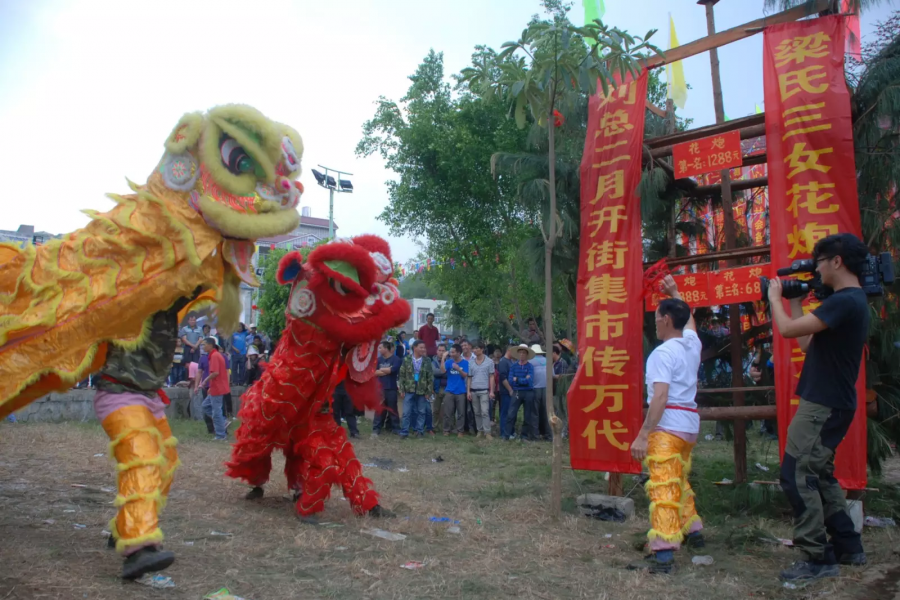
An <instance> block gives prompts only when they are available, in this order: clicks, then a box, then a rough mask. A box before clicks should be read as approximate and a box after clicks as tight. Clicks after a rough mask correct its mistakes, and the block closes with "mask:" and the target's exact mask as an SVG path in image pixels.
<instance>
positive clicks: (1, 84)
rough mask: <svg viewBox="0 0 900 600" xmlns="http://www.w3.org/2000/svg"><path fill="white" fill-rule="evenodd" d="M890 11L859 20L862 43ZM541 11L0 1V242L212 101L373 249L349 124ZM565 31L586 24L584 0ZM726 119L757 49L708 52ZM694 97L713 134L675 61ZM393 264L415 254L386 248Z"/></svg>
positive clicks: (724, 24)
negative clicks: (275, 133)
mask: <svg viewBox="0 0 900 600" xmlns="http://www.w3.org/2000/svg"><path fill="white" fill-rule="evenodd" d="M605 5H606V15H605V16H604V21H605V22H607V23H609V24H611V25H615V26H618V27H619V28H621V29H625V30H627V31H629V32H630V33H631V34H633V35H640V36H643V35H644V34H645V33H646V32H647V31H648V30H649V29H653V28H657V29H659V32H658V33H657V34H656V35H655V37H654V38H653V41H654V42H655V43H656V44H657V45H658V46H660V47H661V48H663V49H665V48H666V47H667V43H668V14H669V12H671V14H672V16H673V18H674V20H675V26H676V29H677V33H678V38H679V41H680V42H681V43H682V44H685V43H687V42H690V41H692V40H695V39H698V38H700V37H703V36H705V35H706V33H707V31H706V18H705V12H704V8H703V7H702V6H698V5H697V4H696V0H606V1H605ZM896 8H898V3H894V5H893V6H890V3H881V4H880V5H879V6H878V7H876V8H874V9H872V10H871V11H869V12H868V13H864V14H863V15H862V19H861V22H862V37H863V42H865V41H866V40H867V38H868V36H869V35H870V34H871V33H872V29H873V25H874V23H875V22H876V21H879V20H884V19H886V18H887V16H888V13H889V12H890V10H891V9H896ZM540 11H541V7H540V3H539V1H538V0H455V1H454V2H449V3H448V2H422V1H421V0H379V1H376V0H342V1H341V2H313V1H312V0H293V1H291V0H255V1H254V2H249V1H246V0H243V1H241V2H237V1H232V0H152V1H151V0H143V1H139V0H132V1H129V2H122V1H121V0H0V132H2V135H3V141H2V143H0V165H2V171H3V175H4V176H5V178H6V183H5V184H4V190H3V192H4V193H3V199H2V201H0V206H2V207H3V210H2V212H0V229H7V230H9V229H12V230H15V229H17V228H18V226H19V225H20V224H29V225H34V226H35V229H36V230H43V231H49V232H51V233H66V232H69V231H72V230H74V229H77V228H78V227H82V226H84V225H85V224H86V223H87V221H88V219H87V217H85V216H84V215H83V214H81V212H80V211H81V210H83V209H94V210H101V211H105V210H109V209H110V208H112V206H113V205H112V202H111V201H109V200H108V199H106V198H105V196H104V194H106V193H127V192H128V188H127V185H126V182H125V178H126V177H127V178H128V179H131V180H132V181H135V182H138V183H142V182H144V181H145V180H146V178H147V176H148V175H149V174H150V172H151V170H152V169H153V168H154V166H155V165H156V163H157V161H158V160H159V158H160V156H161V154H162V151H163V148H162V145H163V141H164V140H165V138H166V136H167V135H168V134H169V132H170V131H171V129H172V127H173V126H174V125H175V123H176V122H177V121H178V119H179V117H180V116H181V115H182V114H184V113H186V112H191V111H196V110H205V109H208V108H211V107H213V106H216V105H219V104H227V103H235V102H237V103H246V104H250V105H252V106H254V107H256V108H258V109H259V110H261V111H262V112H263V113H264V114H266V115H267V116H269V117H270V118H272V119H275V120H277V121H281V122H283V123H287V124H289V125H291V126H293V127H294V128H295V129H297V130H298V131H299V132H300V134H301V136H302V137H303V140H304V146H305V150H304V154H303V174H302V175H301V181H303V183H304V185H305V187H306V193H305V194H304V195H303V197H302V199H301V204H302V205H304V206H310V207H311V209H312V215H313V216H315V217H320V218H327V217H328V192H327V190H325V189H323V188H320V187H318V186H317V185H316V184H315V180H314V179H313V177H312V174H311V172H310V171H311V169H313V168H316V165H319V164H322V165H326V166H328V167H332V168H336V169H340V170H342V171H347V172H350V173H353V175H352V176H348V178H349V179H350V180H351V181H352V182H353V185H354V193H352V194H335V206H334V220H335V222H336V223H337V225H338V226H339V228H340V229H339V234H340V235H342V236H352V235H355V234H360V233H377V234H380V235H385V236H386V235H387V233H388V228H387V226H386V225H385V224H383V223H382V222H380V221H378V220H377V219H376V217H377V216H378V214H380V213H381V212H382V210H383V209H384V208H385V207H386V206H387V204H388V196H387V188H386V186H385V182H386V181H388V180H390V179H392V178H393V174H392V173H391V172H390V171H388V170H386V169H385V166H384V163H383V161H382V160H381V158H380V157H376V156H373V157H369V158H357V157H356V156H355V154H354V149H355V147H356V144H357V143H358V142H359V140H360V138H361V136H362V125H363V123H364V122H365V121H366V120H368V119H370V118H371V117H372V116H373V114H374V110H375V104H374V103H375V101H376V100H377V99H378V97H379V96H385V97H387V98H389V99H393V100H398V99H399V98H400V97H402V96H403V95H404V93H405V92H406V90H407V88H408V87H409V80H408V76H409V75H410V74H411V73H413V72H414V71H415V69H416V67H417V66H418V64H419V63H420V62H421V61H422V59H423V58H424V57H425V55H426V54H427V53H428V51H429V49H431V48H433V49H434V50H436V51H439V52H443V53H444V65H445V72H446V73H447V75H448V76H449V75H450V74H452V73H457V72H459V71H460V70H461V69H462V68H464V67H466V66H467V65H468V64H469V62H470V58H471V54H472V51H473V49H474V47H475V46H476V45H477V44H485V45H488V46H492V47H494V48H499V47H500V45H501V44H502V43H503V42H505V41H508V40H514V39H517V38H518V37H519V35H520V33H521V31H522V29H523V28H524V27H525V25H526V24H527V22H528V20H529V18H530V17H531V15H533V14H535V13H539V12H540ZM570 14H571V18H572V21H573V22H574V23H576V24H579V25H580V24H581V23H582V21H583V12H582V9H581V2H580V0H575V7H574V8H573V10H572V13H570ZM763 14H764V12H763V0H723V1H722V2H720V3H719V5H717V6H716V27H717V29H718V30H720V31H721V30H724V29H727V28H730V27H734V26H737V25H740V24H742V23H746V22H748V21H751V20H754V19H756V18H759V17H761V16H763ZM719 60H720V62H721V74H722V87H723V95H724V102H725V112H726V114H727V115H728V116H729V117H731V118H736V117H741V116H745V115H748V114H752V113H753V112H754V107H755V105H756V104H759V105H762V100H763V87H762V86H763V84H762V35H755V36H753V37H751V38H748V39H745V40H742V41H739V42H735V43H733V44H730V45H728V46H725V47H723V48H720V49H719ZM684 72H685V79H686V80H687V82H688V84H689V85H690V86H692V88H693V89H691V90H690V91H689V94H688V100H687V105H686V107H685V109H684V110H683V111H681V114H682V115H683V116H685V117H690V118H693V119H694V125H693V126H694V127H699V126H702V125H707V124H710V123H712V122H714V121H715V114H714V110H713V101H712V85H711V81H710V68H709V55H708V54H707V53H705V54H701V55H698V56H695V57H692V58H689V59H686V60H685V61H684ZM389 240H390V242H391V246H392V249H393V254H394V259H395V260H397V261H400V262H405V261H407V260H409V259H412V258H414V257H415V255H416V254H417V253H418V248H417V246H416V243H415V242H416V240H412V239H407V238H392V237H391V238H389Z"/></svg>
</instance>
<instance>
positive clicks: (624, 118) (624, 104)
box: [568, 71, 647, 473]
mask: <svg viewBox="0 0 900 600" xmlns="http://www.w3.org/2000/svg"><path fill="white" fill-rule="evenodd" d="M646 98H647V72H646V71H644V72H642V74H641V75H640V77H638V78H637V79H636V80H634V79H633V78H632V77H631V76H630V75H629V76H628V77H627V78H626V80H625V82H624V83H623V84H621V85H619V86H618V88H616V89H615V90H612V89H611V90H610V93H609V96H603V95H602V91H598V93H597V94H596V95H594V96H591V99H590V104H589V107H588V134H587V138H586V140H585V145H584V157H583V158H582V161H581V249H580V253H579V261H580V264H579V267H578V293H577V297H576V301H577V308H578V355H579V356H580V357H581V358H580V360H581V364H580V365H579V366H578V372H577V373H576V374H575V379H574V381H573V382H572V386H571V387H570V388H569V394H568V403H569V431H570V436H569V445H570V451H571V452H570V453H571V460H572V468H573V469H584V470H593V471H611V472H615V473H640V472H641V465H640V463H638V462H636V461H634V460H633V459H632V458H631V451H630V448H631V442H632V441H634V438H635V436H636V435H637V433H638V430H639V429H640V428H641V423H642V422H643V414H642V410H641V399H642V398H643V394H642V389H643V372H644V364H643V359H642V357H643V334H642V332H643V324H644V315H643V306H642V298H641V293H642V278H643V266H642V262H641V261H642V258H643V257H642V250H641V249H642V247H643V244H642V241H641V209H640V206H641V203H640V199H639V198H638V197H637V186H638V182H639V181H640V178H641V151H642V143H643V137H644V105H645V102H646Z"/></svg>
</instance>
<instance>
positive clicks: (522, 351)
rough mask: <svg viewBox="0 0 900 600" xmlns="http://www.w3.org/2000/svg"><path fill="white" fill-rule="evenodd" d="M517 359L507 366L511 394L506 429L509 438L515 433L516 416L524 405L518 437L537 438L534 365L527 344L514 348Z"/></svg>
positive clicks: (532, 355)
mask: <svg viewBox="0 0 900 600" xmlns="http://www.w3.org/2000/svg"><path fill="white" fill-rule="evenodd" d="M516 354H517V355H518V357H519V361H518V362H516V363H514V364H513V365H512V366H511V367H510V368H509V377H508V381H509V384H510V386H512V390H513V396H512V398H511V400H510V404H509V411H508V412H507V415H506V418H507V424H508V425H507V430H508V431H509V432H510V438H512V437H513V436H514V435H515V433H516V418H517V417H518V416H519V407H520V406H524V407H525V410H524V413H525V417H524V421H523V422H522V431H521V435H520V437H521V438H522V439H527V440H530V441H534V440H536V439H537V415H536V414H535V410H534V367H533V366H532V365H531V363H530V362H528V361H530V360H531V359H532V358H534V350H532V349H531V348H529V347H528V344H519V346H518V347H517V349H516Z"/></svg>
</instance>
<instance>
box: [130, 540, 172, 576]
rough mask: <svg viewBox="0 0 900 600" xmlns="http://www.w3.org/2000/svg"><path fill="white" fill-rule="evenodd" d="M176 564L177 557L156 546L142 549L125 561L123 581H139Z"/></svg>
mask: <svg viewBox="0 0 900 600" xmlns="http://www.w3.org/2000/svg"><path fill="white" fill-rule="evenodd" d="M173 562H175V555H174V554H173V553H172V552H169V551H167V550H161V549H159V548H157V547H155V546H147V547H146V548H141V549H140V550H138V551H137V552H135V553H134V554H132V555H131V556H129V557H128V558H126V559H125V564H124V565H123V566H122V579H137V578H139V577H141V576H143V575H145V574H147V573H154V572H156V571H162V570H163V569H166V568H168V567H170V566H171V565H172V563H173Z"/></svg>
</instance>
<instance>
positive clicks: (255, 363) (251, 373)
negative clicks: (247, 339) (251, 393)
mask: <svg viewBox="0 0 900 600" xmlns="http://www.w3.org/2000/svg"><path fill="white" fill-rule="evenodd" d="M259 357H260V354H259V350H257V349H256V346H250V348H248V349H247V364H246V367H247V369H246V373H245V375H246V377H247V385H248V386H251V385H253V384H254V383H256V381H257V380H258V379H259V378H260V377H262V374H263V371H265V363H262V362H260V360H259Z"/></svg>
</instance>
